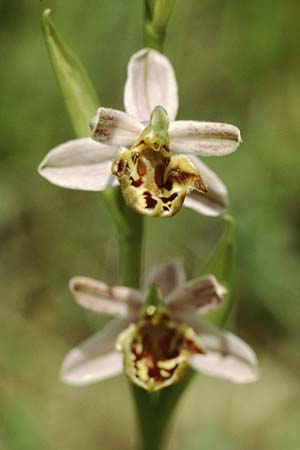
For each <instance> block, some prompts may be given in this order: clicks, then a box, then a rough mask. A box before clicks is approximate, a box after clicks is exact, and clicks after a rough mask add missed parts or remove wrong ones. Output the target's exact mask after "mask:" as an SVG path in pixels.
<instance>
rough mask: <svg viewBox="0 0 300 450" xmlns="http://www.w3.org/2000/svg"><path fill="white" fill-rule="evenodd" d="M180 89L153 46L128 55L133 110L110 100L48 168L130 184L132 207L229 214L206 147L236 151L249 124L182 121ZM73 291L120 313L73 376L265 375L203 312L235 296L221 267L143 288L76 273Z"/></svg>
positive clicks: (154, 279)
mask: <svg viewBox="0 0 300 450" xmlns="http://www.w3.org/2000/svg"><path fill="white" fill-rule="evenodd" d="M177 90H178V88H177V82H176V77H175V72H174V69H173V67H172V65H171V63H170V61H169V60H168V58H167V57H166V56H164V55H163V54H161V53H159V52H158V51H156V50H152V49H148V48H145V49H142V50H140V51H138V52H137V53H135V54H134V55H133V56H132V57H131V58H130V61H129V64H128V75H127V81H126V84H125V89H124V105H125V111H126V112H123V111H118V110H115V109H112V108H103V107H100V108H99V109H98V111H97V114H96V116H95V117H94V118H92V119H91V121H90V128H91V137H86V138H78V139H75V140H72V141H69V142H67V143H65V144H62V145H59V146H58V147H56V148H54V149H53V150H51V151H50V152H49V153H48V155H47V156H46V157H45V159H44V160H43V161H42V163H41V164H40V167H39V172H40V174H41V175H42V176H43V177H44V178H46V179H48V180H49V181H50V182H51V183H53V184H56V185H58V186H62V187H65V188H70V189H81V190H87V191H103V190H105V189H107V188H109V187H112V186H117V185H120V189H121V192H122V195H123V198H124V200H125V202H126V204H127V206H128V207H129V208H131V209H133V210H134V211H135V212H137V213H139V214H142V215H146V216H156V217H171V216H173V215H174V214H176V213H177V212H178V211H179V210H180V209H181V207H182V205H184V206H186V207H189V208H192V209H194V210H195V211H197V212H199V213H202V214H206V215H209V216H216V215H220V214H222V213H223V212H224V210H225V209H226V208H227V205H228V194H227V189H226V187H225V185H224V183H223V182H222V181H221V180H220V178H219V177H218V176H217V175H216V174H215V173H214V172H213V171H212V170H211V169H209V168H208V167H207V166H206V165H205V164H204V163H203V162H202V161H200V160H199V159H198V156H222V155H226V154H229V153H231V152H233V151H235V150H236V148H237V147H238V145H239V144H240V142H241V137H240V131H239V129H238V128H237V127H235V126H233V125H229V124H223V123H213V122H197V121H181V120H179V121H175V117H176V114H177V110H178V95H177ZM70 290H71V292H72V294H73V296H74V297H75V300H76V301H77V302H78V303H79V304H80V305H81V306H83V307H84V308H87V309H90V310H92V311H95V312H97V313H100V314H107V315H110V316H116V317H117V318H116V319H115V320H113V321H112V322H111V323H109V324H108V325H107V326H106V327H104V329H103V330H101V331H100V332H99V333H97V334H96V335H95V336H92V337H91V338H89V339H88V340H87V341H85V342H83V343H82V344H80V345H79V346H78V347H77V348H75V349H73V350H71V351H70V352H69V353H68V355H67V356H66V358H65V360H64V363H63V366H62V371H61V376H62V379H63V381H64V382H65V383H68V384H72V385H85V384H89V383H92V382H95V381H99V380H102V379H105V378H108V377H111V376H114V375H117V374H119V373H121V372H122V371H123V368H124V369H125V372H126V374H127V376H128V377H129V378H130V380H131V381H132V382H133V383H135V384H136V385H138V386H139V387H141V388H144V389H146V390H149V391H157V390H160V389H162V388H165V387H167V386H170V385H171V384H173V383H176V382H177V381H178V380H180V379H181V377H182V376H183V375H184V373H185V371H186V369H187V367H188V366H191V367H192V368H194V369H195V370H196V371H199V372H202V373H204V374H207V375H212V376H216V377H221V378H225V379H228V380H231V381H234V382H237V383H247V382H252V381H254V380H256V379H257V373H258V372H257V361H256V356H255V354H254V352H253V351H252V350H251V348H250V347H249V346H248V345H247V344H246V343H245V342H244V341H242V340H241V339H239V338H238V337H237V336H235V335H233V334H231V333H229V332H224V331H221V329H218V328H216V327H215V326H213V325H211V324H209V323H208V322H207V321H205V320H204V319H202V315H203V314H204V313H206V312H209V311H213V310H215V309H217V308H219V307H221V306H222V304H223V303H224V299H225V297H226V289H225V288H224V287H223V286H222V285H221V284H220V282H219V281H218V280H217V279H216V277H215V276H214V275H207V276H203V277H201V278H196V279H193V280H191V281H189V282H186V280H185V275H184V271H183V269H182V266H181V265H180V263H179V262H178V261H177V262H169V263H165V264H162V265H160V266H158V267H157V268H156V269H154V270H153V271H152V272H150V274H149V275H148V276H147V277H145V280H144V284H143V286H142V287H141V289H140V290H136V289H133V288H130V287H127V286H122V287H120V286H117V287H111V286H108V285H107V284H105V283H103V282H100V281H96V280H93V279H90V278H86V277H75V278H73V279H72V280H71V282H70Z"/></svg>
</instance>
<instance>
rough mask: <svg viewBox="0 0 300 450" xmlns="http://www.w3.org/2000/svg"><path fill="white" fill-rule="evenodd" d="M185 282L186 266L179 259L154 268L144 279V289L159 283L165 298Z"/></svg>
mask: <svg viewBox="0 0 300 450" xmlns="http://www.w3.org/2000/svg"><path fill="white" fill-rule="evenodd" d="M184 282H185V272H184V268H183V266H182V263H181V261H180V260H179V259H178V260H173V261H169V262H166V263H162V264H159V265H158V266H157V267H155V268H154V269H152V270H151V271H150V272H149V274H148V275H147V277H146V279H145V280H144V289H146V288H147V287H149V286H150V285H151V284H157V285H158V286H159V287H160V289H161V291H162V294H163V297H164V298H165V297H167V296H168V295H169V294H170V293H171V292H172V291H173V290H174V289H176V288H178V287H179V286H180V285H181V284H182V283H184Z"/></svg>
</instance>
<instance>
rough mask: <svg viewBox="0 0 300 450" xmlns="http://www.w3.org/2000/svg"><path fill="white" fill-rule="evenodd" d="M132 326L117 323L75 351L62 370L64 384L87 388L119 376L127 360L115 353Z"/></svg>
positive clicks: (113, 323) (69, 354)
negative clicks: (117, 344)
mask: <svg viewBox="0 0 300 450" xmlns="http://www.w3.org/2000/svg"><path fill="white" fill-rule="evenodd" d="M128 324H129V322H128V321H127V320H126V319H117V320H115V321H113V322H111V323H110V324H108V325H107V326H106V327H105V328H104V329H103V330H101V331H100V332H99V333H97V334H95V335H94V336H92V337H91V338H89V339H87V340H86V341H84V342H83V343H82V344H80V345H79V346H78V347H76V348H74V349H73V350H71V351H70V352H69V353H68V354H67V356H66V357H65V359H64V361H63V364H62V367H61V379H62V381H63V382H64V383H66V384H71V385H74V386H83V385H86V384H89V383H94V382H96V381H101V380H104V379H106V378H110V377H113V376H116V375H119V374H120V373H121V372H122V371H123V357H122V355H121V354H120V353H118V352H116V351H115V341H116V339H117V337H118V335H119V334H120V333H121V331H123V330H124V329H125V328H126V327H127V326H128Z"/></svg>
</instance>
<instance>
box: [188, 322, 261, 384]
mask: <svg viewBox="0 0 300 450" xmlns="http://www.w3.org/2000/svg"><path fill="white" fill-rule="evenodd" d="M193 328H194V330H195V331H196V332H197V331H198V337H199V341H200V342H201V344H202V345H203V347H204V349H205V350H206V351H207V354H206V355H193V356H192V358H191V360H190V364H191V366H192V367H193V368H194V369H195V370H198V371H200V372H202V373H204V374H206V375H211V376H215V377H218V378H224V379H227V380H230V381H233V382H235V383H252V382H254V381H256V380H257V379H258V376H259V374H258V367H257V358H256V355H255V353H254V351H253V350H252V349H251V347H249V345H248V344H246V342H244V341H243V340H242V339H240V338H239V337H237V336H235V335H234V334H232V333H229V332H224V331H221V330H218V329H217V328H215V327H212V326H209V325H206V324H204V323H202V324H201V325H200V326H198V330H197V329H196V328H197V327H195V323H193Z"/></svg>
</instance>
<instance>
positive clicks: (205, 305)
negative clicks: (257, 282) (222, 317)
mask: <svg viewBox="0 0 300 450" xmlns="http://www.w3.org/2000/svg"><path fill="white" fill-rule="evenodd" d="M225 293H226V290H225V288H224V287H223V286H222V285H221V284H220V283H218V281H217V279H216V278H215V277H214V276H213V275H208V276H205V277H201V278H197V279H195V280H191V281H189V282H188V283H185V284H182V285H180V286H179V287H178V288H177V289H175V290H174V291H173V292H171V294H170V295H168V296H167V297H166V299H165V302H166V304H167V305H168V307H169V308H170V311H171V314H172V316H174V317H176V318H177V319H180V318H181V317H182V318H183V320H184V318H185V316H186V315H187V314H195V313H199V314H206V313H207V312H209V311H213V310H215V309H216V308H218V307H219V306H221V304H222V303H223V300H224V295H225Z"/></svg>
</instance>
